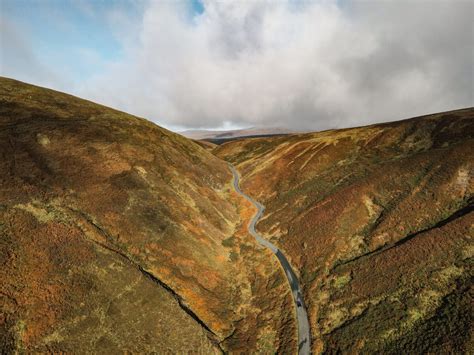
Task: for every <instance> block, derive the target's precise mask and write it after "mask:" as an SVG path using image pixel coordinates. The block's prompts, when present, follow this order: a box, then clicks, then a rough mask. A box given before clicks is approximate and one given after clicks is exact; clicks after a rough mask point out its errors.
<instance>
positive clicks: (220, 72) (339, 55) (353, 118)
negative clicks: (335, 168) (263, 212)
mask: <svg viewBox="0 0 474 355" xmlns="http://www.w3.org/2000/svg"><path fill="white" fill-rule="evenodd" d="M341 4H342V5H341ZM143 6H144V7H145V9H144V13H143V17H142V18H140V19H139V23H135V22H133V21H135V20H136V19H135V18H133V19H132V20H133V21H132V20H129V19H128V17H127V14H126V13H121V12H120V11H118V12H117V10H114V12H110V13H109V14H108V17H107V21H108V23H110V24H111V25H112V26H115V32H116V33H117V38H120V39H121V41H122V45H123V48H124V57H123V59H122V60H121V61H119V62H114V63H109V65H108V68H107V69H106V71H105V72H103V73H101V74H100V75H98V76H96V77H94V78H93V79H90V80H86V81H85V82H84V83H83V85H82V86H81V87H80V88H74V89H71V91H74V92H76V93H78V94H80V95H81V96H85V97H88V98H90V99H92V100H95V101H98V102H101V103H105V104H107V105H109V106H113V107H117V108H120V109H123V110H126V111H128V112H131V113H134V114H138V115H141V116H144V117H147V118H150V119H152V120H154V121H156V122H157V123H159V124H163V125H165V126H168V127H219V126H222V125H223V122H227V124H230V125H232V124H234V125H236V124H237V125H241V126H288V127H291V128H296V129H298V128H310V129H324V128H329V127H344V126H351V125H359V124H366V123H371V122H380V121H387V120H393V119H401V118H406V117H410V116H414V115H419V114H425V113H430V112H436V111H442V110H449V109H455V108H460V107H466V106H472V105H473V91H474V90H473V82H474V80H473V77H472V75H473V67H472V63H473V61H474V58H473V40H474V39H473V31H474V28H473V22H472V19H471V16H472V13H473V11H474V8H473V7H474V3H473V2H472V1H436V0H432V1H421V0H420V1H417V0H413V1H395V0H393V1H377V2H376V1H370V2H353V1H335V0H334V1H329V0H328V1H324V0H322V1H312V2H303V1H295V0H293V1H283V0H282V1H250V0H249V1H225V2H224V1H211V0H206V1H204V8H205V11H204V12H203V13H202V14H201V15H199V16H196V17H192V16H191V15H190V12H189V4H186V3H185V2H182V1H150V2H148V3H145V4H144V5H143Z"/></svg>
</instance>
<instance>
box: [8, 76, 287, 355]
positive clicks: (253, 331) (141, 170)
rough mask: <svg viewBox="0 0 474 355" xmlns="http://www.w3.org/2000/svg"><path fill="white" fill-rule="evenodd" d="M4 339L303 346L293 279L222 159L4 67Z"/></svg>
mask: <svg viewBox="0 0 474 355" xmlns="http://www.w3.org/2000/svg"><path fill="white" fill-rule="evenodd" d="M0 84H1V85H0V154H1V159H0V236H1V239H0V248H1V254H0V257H1V265H2V267H1V271H0V278H1V280H2V284H1V286H0V287H1V290H0V298H1V311H2V312H1V317H0V337H1V344H2V349H1V351H2V352H12V351H19V352H48V351H52V352H64V351H65V352H70V351H74V352H96V351H99V350H100V351H103V352H106V353H115V352H123V351H132V352H139V353H144V352H158V353H163V352H171V353H176V352H181V353H183V352H188V351H191V350H193V351H198V352H201V353H213V352H220V351H222V350H231V351H232V350H238V349H248V350H250V351H257V350H265V349H281V350H282V351H284V350H285V349H292V348H294V346H295V344H294V331H295V329H294V323H293V322H294V321H293V315H292V309H291V307H289V306H288V304H290V302H291V299H290V298H289V293H288V288H287V287H286V285H285V283H284V276H283V275H282V273H281V271H280V269H279V268H278V266H277V263H276V261H274V260H273V258H271V255H268V254H266V253H264V252H262V251H261V250H260V249H258V248H257V246H256V244H255V242H254V240H253V238H251V237H250V236H249V235H248V234H247V232H246V229H245V226H246V223H247V221H248V219H249V218H250V215H251V214H252V213H253V210H252V209H251V206H249V204H248V203H247V202H246V201H245V200H243V199H242V198H240V197H239V196H238V195H236V194H235V193H234V192H233V191H232V188H231V174H230V171H229V169H228V167H227V165H226V163H225V162H223V161H222V160H220V159H218V158H216V157H215V156H214V155H212V154H211V153H210V152H208V151H206V150H205V149H203V148H202V147H200V146H199V145H197V144H196V143H194V142H192V141H190V140H188V139H186V138H184V137H181V136H179V135H176V134H174V133H172V132H169V131H167V130H165V129H162V128H160V127H158V126H156V125H154V124H152V123H150V122H148V121H146V120H144V119H141V118H137V117H134V116H131V115H128V114H125V113H123V112H119V111H115V110H112V109H109V108H106V107H103V106H100V105H97V104H94V103H91V102H88V101H85V100H81V99H78V98H75V97H72V96H69V95H66V94H62V93H58V92H55V91H52V90H47V89H43V88H39V87H35V86H31V85H27V84H24V83H20V82H18V81H14V80H10V79H6V78H2V79H0Z"/></svg>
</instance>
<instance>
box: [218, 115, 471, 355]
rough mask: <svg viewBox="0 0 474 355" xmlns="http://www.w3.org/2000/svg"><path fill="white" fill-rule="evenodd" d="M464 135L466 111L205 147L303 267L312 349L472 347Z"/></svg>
mask: <svg viewBox="0 0 474 355" xmlns="http://www.w3.org/2000/svg"><path fill="white" fill-rule="evenodd" d="M473 138H474V110H473V109H464V110H458V111H452V112H446V113H440V114H435V115H429V116H424V117H418V118H414V119H410V120H405V121H399V122H393V123H389V124H381V125H373V126H368V127H360V128H353V129H345V130H333V131H325V132H318V133H312V134H301V135H292V136H289V137H282V138H262V139H245V140H241V141H235V142H230V143H226V144H224V145H222V146H220V147H218V148H216V149H215V150H214V152H215V153H216V155H218V156H219V157H222V158H224V159H226V160H228V161H231V162H233V163H234V164H236V165H237V167H238V168H239V169H240V171H241V172H242V176H243V183H242V187H243V190H244V191H246V192H247V193H249V194H250V195H252V196H253V197H255V198H256V199H257V200H258V201H260V202H262V203H263V204H265V205H266V213H265V215H264V217H263V219H262V221H261V222H260V223H259V224H258V227H257V229H258V230H259V231H260V232H261V233H263V234H264V235H266V237H267V238H269V239H271V240H272V241H273V242H275V243H276V244H278V245H279V246H281V248H282V249H283V250H284V251H285V254H288V255H289V256H290V258H291V262H292V264H293V265H294V266H295V268H296V269H298V270H299V271H300V275H301V281H302V284H303V286H304V292H305V300H307V302H308V306H309V311H310V318H311V326H312V335H313V337H314V340H315V341H314V350H315V352H320V351H323V350H324V351H327V352H328V353H334V352H338V351H342V352H354V351H362V352H367V351H368V352H381V351H384V352H394V353H400V351H402V352H404V353H420V352H423V351H431V352H433V353H445V352H452V351H454V352H456V353H458V352H466V351H467V350H468V349H472V336H471V335H472V331H473V329H472V304H471V302H472V285H471V281H470V280H471V278H472V276H473V270H472V256H473V252H474V249H473V244H472V238H473V235H474V230H473V223H474V213H473V212H472V209H473V208H472V206H473V192H474V178H473V174H474V171H473V169H474V158H473V151H474V139H473ZM470 300H471V301H470Z"/></svg>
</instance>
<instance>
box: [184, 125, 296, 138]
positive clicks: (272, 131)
mask: <svg viewBox="0 0 474 355" xmlns="http://www.w3.org/2000/svg"><path fill="white" fill-rule="evenodd" d="M178 133H179V134H181V135H183V136H185V137H187V138H191V139H196V140H213V139H229V138H238V137H247V136H272V135H280V134H291V133H296V131H293V130H290V129H287V128H278V127H274V128H256V127H254V128H245V129H235V130H228V131H210V130H187V131H182V132H178Z"/></svg>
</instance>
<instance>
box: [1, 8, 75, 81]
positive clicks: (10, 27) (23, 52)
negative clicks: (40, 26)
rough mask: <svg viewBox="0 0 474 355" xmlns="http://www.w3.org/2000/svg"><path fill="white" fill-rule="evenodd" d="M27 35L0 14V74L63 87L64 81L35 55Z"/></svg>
mask: <svg viewBox="0 0 474 355" xmlns="http://www.w3.org/2000/svg"><path fill="white" fill-rule="evenodd" d="M32 47H33V45H32V43H31V41H30V39H29V37H28V36H27V35H26V34H25V33H24V32H23V31H22V30H21V28H20V27H19V26H16V25H15V24H14V23H13V22H11V21H9V20H8V19H6V18H5V17H4V16H0V75H2V76H8V77H13V78H15V79H18V80H22V81H26V82H35V83H41V84H43V85H46V86H51V87H56V88H57V89H63V90H64V89H65V88H66V87H67V85H66V82H65V81H64V80H62V79H61V78H60V76H59V75H58V73H55V72H54V71H53V70H51V69H50V68H49V67H48V66H47V65H45V64H44V63H42V62H41V60H40V59H39V58H38V57H37V56H36V55H35V53H34V51H33V50H32Z"/></svg>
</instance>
